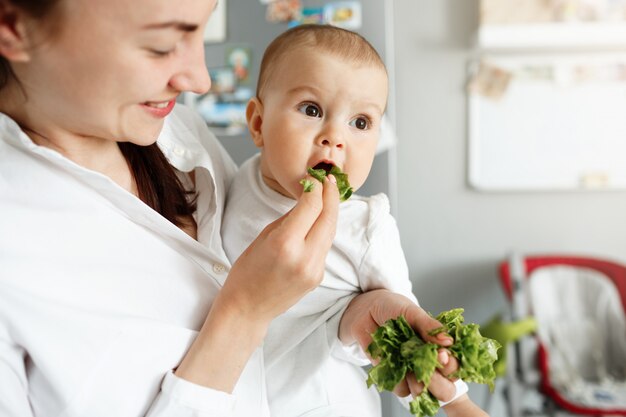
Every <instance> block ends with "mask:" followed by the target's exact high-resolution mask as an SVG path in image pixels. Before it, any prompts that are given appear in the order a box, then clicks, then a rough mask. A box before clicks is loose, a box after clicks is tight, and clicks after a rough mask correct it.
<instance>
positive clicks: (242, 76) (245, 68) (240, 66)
mask: <svg viewBox="0 0 626 417" xmlns="http://www.w3.org/2000/svg"><path fill="white" fill-rule="evenodd" d="M251 57H252V49H251V48H249V47H243V46H237V47H233V48H229V49H228V50H227V51H226V62H228V65H230V67H231V68H232V70H233V74H234V75H235V79H236V80H237V83H238V84H241V83H246V82H247V81H248V80H249V77H248V75H249V73H250V64H251V61H252V58H251Z"/></svg>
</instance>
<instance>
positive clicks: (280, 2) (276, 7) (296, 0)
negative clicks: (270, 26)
mask: <svg viewBox="0 0 626 417" xmlns="http://www.w3.org/2000/svg"><path fill="white" fill-rule="evenodd" d="M301 11H302V5H301V3H300V0H275V1H273V2H271V3H269V4H268V5H267V11H266V13H265V19H266V20H267V21H268V22H272V23H284V22H289V21H291V20H300V12H301Z"/></svg>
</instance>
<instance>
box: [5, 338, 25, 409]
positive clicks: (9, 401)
mask: <svg viewBox="0 0 626 417" xmlns="http://www.w3.org/2000/svg"><path fill="white" fill-rule="evenodd" d="M24 358H25V353H24V350H23V349H21V348H20V347H18V346H16V345H14V344H12V343H10V342H9V341H7V340H6V339H3V338H0V387H2V389H1V391H2V394H1V395H0V416H11V417H32V415H33V413H32V410H31V408H30V404H29V402H28V382H27V379H26V369H25V366H24Z"/></svg>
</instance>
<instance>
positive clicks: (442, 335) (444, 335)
mask: <svg viewBox="0 0 626 417" xmlns="http://www.w3.org/2000/svg"><path fill="white" fill-rule="evenodd" d="M437 339H439V340H441V341H442V342H444V341H446V340H449V341H452V337H450V335H449V334H447V333H439V334H438V335H437Z"/></svg>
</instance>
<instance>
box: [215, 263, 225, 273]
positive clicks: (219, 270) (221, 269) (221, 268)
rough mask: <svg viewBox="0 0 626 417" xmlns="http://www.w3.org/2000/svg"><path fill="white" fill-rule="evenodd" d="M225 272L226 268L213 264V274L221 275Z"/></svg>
mask: <svg viewBox="0 0 626 417" xmlns="http://www.w3.org/2000/svg"><path fill="white" fill-rule="evenodd" d="M224 271H226V267H225V266H224V265H222V264H213V272H215V273H216V274H222V273H224Z"/></svg>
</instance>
